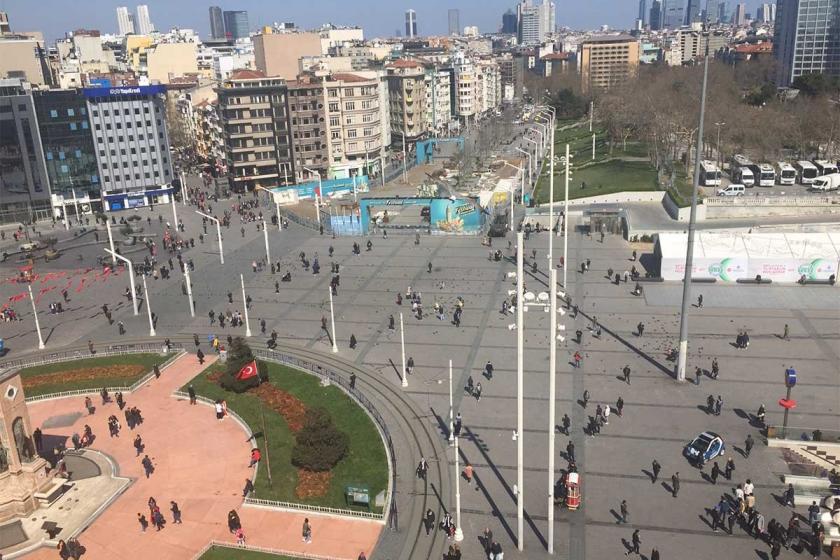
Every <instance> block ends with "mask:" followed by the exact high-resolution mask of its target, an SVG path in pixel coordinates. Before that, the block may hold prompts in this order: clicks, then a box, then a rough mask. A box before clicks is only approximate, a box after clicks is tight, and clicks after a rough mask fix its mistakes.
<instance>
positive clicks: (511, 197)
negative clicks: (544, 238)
mask: <svg viewBox="0 0 840 560" xmlns="http://www.w3.org/2000/svg"><path fill="white" fill-rule="evenodd" d="M519 174H520V175H521V176H522V177H524V176H525V172H524V171H523V170H522V166H521V165H520V166H519ZM520 182H521V179H520ZM514 196H516V189H515V188H514V187H511V188H510V231H511V232H512V231H513V197H514Z"/></svg>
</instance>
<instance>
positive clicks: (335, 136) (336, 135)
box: [330, 130, 341, 140]
mask: <svg viewBox="0 0 840 560" xmlns="http://www.w3.org/2000/svg"><path fill="white" fill-rule="evenodd" d="M330 136H331V137H332V139H333V140H339V139H340V138H341V133H340V132H339V131H337V130H333V131H332V133H331V134H330Z"/></svg>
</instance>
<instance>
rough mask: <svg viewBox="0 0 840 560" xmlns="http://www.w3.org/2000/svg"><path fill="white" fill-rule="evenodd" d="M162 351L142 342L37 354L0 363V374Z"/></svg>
mask: <svg viewBox="0 0 840 560" xmlns="http://www.w3.org/2000/svg"><path fill="white" fill-rule="evenodd" d="M183 346H184V345H183V344H180V343H172V344H170V349H176V350H181V349H183ZM162 349H163V344H162V343H149V342H143V343H138V344H112V345H110V346H108V349H107V350H101V351H97V352H95V353H93V354H91V353H90V351H89V350H87V349H85V350H81V349H77V350H65V351H63V352H49V353H39V354H38V355H36V356H29V357H23V358H17V359H15V360H7V361H4V362H2V363H0V374H3V373H5V372H6V371H8V370H10V369H23V368H27V367H33V366H42V365H47V364H55V363H58V362H67V361H70V360H86V359H90V358H102V357H107V356H124V355H127V354H160V353H162V352H161V350H162Z"/></svg>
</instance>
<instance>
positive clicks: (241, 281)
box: [190, 274, 251, 336]
mask: <svg viewBox="0 0 840 560" xmlns="http://www.w3.org/2000/svg"><path fill="white" fill-rule="evenodd" d="M239 284H240V285H241V286H242V303H243V307H244V308H245V336H251V321H250V320H249V319H248V296H246V295H245V278H244V277H243V276H242V275H241V274H240V275H239ZM190 301H192V300H190Z"/></svg>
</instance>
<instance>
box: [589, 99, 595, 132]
mask: <svg viewBox="0 0 840 560" xmlns="http://www.w3.org/2000/svg"><path fill="white" fill-rule="evenodd" d="M594 115H595V102H594V101H590V102H589V132H592V119H593V116H594Z"/></svg>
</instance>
